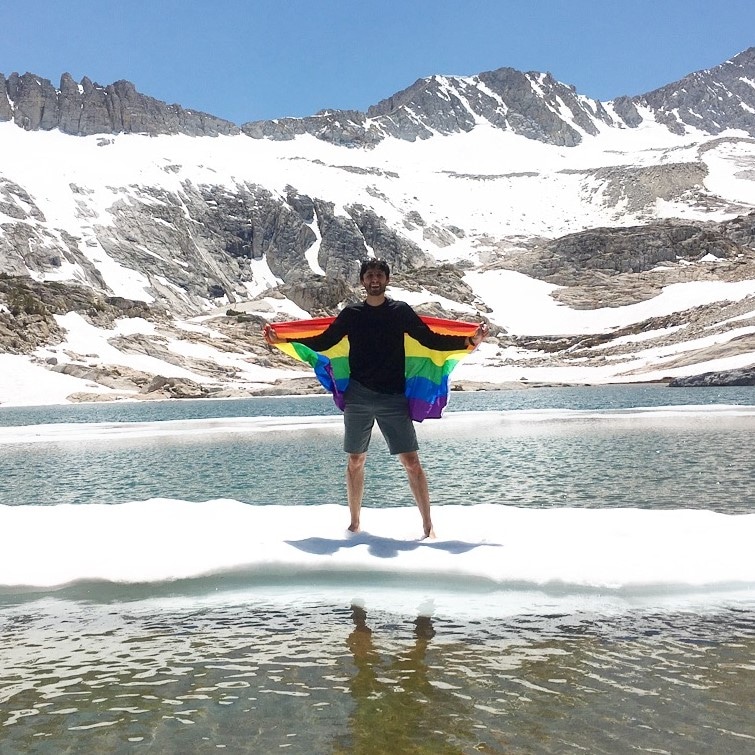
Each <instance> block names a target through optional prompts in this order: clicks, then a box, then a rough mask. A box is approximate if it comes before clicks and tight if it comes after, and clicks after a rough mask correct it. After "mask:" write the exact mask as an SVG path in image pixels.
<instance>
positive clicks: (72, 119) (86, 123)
mask: <svg viewBox="0 0 755 755" xmlns="http://www.w3.org/2000/svg"><path fill="white" fill-rule="evenodd" d="M0 121H13V122H14V123H15V124H16V125H17V126H20V127H21V128H23V129H26V130H27V131H36V130H42V131H50V130H52V129H59V130H60V131H62V132H63V133H65V134H72V135H74V136H89V135H91V134H117V133H126V134H132V133H143V134H179V133H180V134H188V135H190V136H217V135H218V134H236V133H239V129H238V127H237V126H235V125H234V124H233V123H230V122H229V121H224V120H222V119H220V118H215V117H214V116H211V115H207V114H206V113H198V112H195V111H192V110H185V109H184V108H182V107H180V106H179V105H166V104H165V103H164V102H160V101H159V100H155V99H153V98H152V97H147V96H146V95H143V94H140V93H139V92H137V91H136V88H135V87H134V85H133V84H132V83H131V82H129V81H116V82H115V83H114V84H109V85H108V86H105V87H103V86H100V85H99V84H94V83H92V82H91V81H90V80H89V79H88V78H86V77H85V78H83V79H82V80H81V83H80V84H77V83H76V82H75V81H74V80H73V78H72V77H71V76H70V75H69V74H67V73H65V74H63V76H62V77H61V80H60V88H59V89H56V88H55V87H53V85H52V84H51V83H50V81H49V80H48V79H42V78H40V77H39V76H35V75H33V74H31V73H25V74H23V75H22V76H19V75H18V74H17V73H13V74H11V75H10V76H9V77H8V78H7V79H6V78H5V76H4V75H2V74H0Z"/></svg>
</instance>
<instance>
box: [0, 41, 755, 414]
mask: <svg viewBox="0 0 755 755" xmlns="http://www.w3.org/2000/svg"><path fill="white" fill-rule="evenodd" d="M754 137H755V48H752V49H750V50H747V51H745V52H743V53H741V54H740V55H737V56H736V57H735V58H733V59H732V60H730V61H727V62H726V63H724V64H722V65H720V66H717V67H716V68H713V69H711V70H709V71H703V72H698V73H694V74H691V75H690V76H687V77H685V78H684V79H682V80H681V81H679V82H676V83H674V84H669V85H668V86H666V87H663V88H661V89H659V90H656V91H655V92H651V93H648V94H646V95H642V96H639V97H633V98H627V97H621V98H618V99H616V100H613V101H611V102H597V101H595V100H591V99H589V98H587V97H585V96H583V95H580V94H578V93H577V91H576V90H575V89H574V87H572V86H569V85H566V84H562V83H560V82H558V81H556V80H555V79H553V77H552V76H550V75H549V74H545V73H522V72H519V71H515V70H513V69H506V68H503V69H499V70H497V71H492V72H488V73H482V74H479V75H477V76H472V77H451V76H433V77H431V78H429V79H423V80H420V81H418V82H416V83H415V84H413V85H412V86H410V87H409V88H407V89H406V90H404V91H402V92H399V93H397V94H396V95H394V96H393V97H390V98H388V99H387V100H384V101H383V102H380V103H378V104H377V105H375V106H374V107H372V108H369V109H368V111H367V112H366V113H355V112H351V111H349V112H344V111H337V112H334V111H325V112H322V113H319V114H317V115H314V116H312V117H310V118H302V119H281V120H276V121H266V122H254V123H247V124H243V125H242V126H236V125H235V124H230V123H228V122H227V121H222V120H221V119H217V118H214V117H213V116H210V115H207V114H203V113H196V112H193V111H189V110H185V109H183V108H181V107H180V106H177V105H166V104H164V103H160V102H158V101H157V100H153V99H152V98H149V97H146V96H144V95H141V94H139V93H138V92H136V90H135V89H134V87H133V85H130V84H129V83H128V82H116V84H113V85H110V86H108V87H101V86H99V85H97V84H93V83H92V82H91V81H89V80H87V79H84V80H83V81H82V82H81V83H80V84H76V82H74V81H73V80H72V79H71V77H70V76H67V75H64V76H63V78H62V80H61V84H60V87H59V88H55V87H53V86H52V85H51V84H50V82H47V81H44V80H41V79H39V78H38V77H35V76H33V75H32V74H25V75H23V76H18V75H16V74H12V75H10V76H8V77H7V78H5V77H2V76H0V155H1V156H2V157H0V368H2V372H3V377H0V402H6V403H7V402H11V401H16V400H17V398H14V396H16V397H17V396H18V395H20V394H19V391H21V387H22V384H24V385H25V384H26V383H27V382H28V380H35V381H37V382H38V384H39V386H40V387H39V389H31V390H26V389H24V390H26V393H25V395H28V397H29V398H28V400H29V401H33V402H37V403H44V402H45V401H47V400H48V398H49V396H53V397H57V400H59V399H60V398H61V397H63V396H67V395H68V394H73V393H79V394H81V393H82V391H84V392H85V393H86V394H91V393H92V392H97V393H104V394H108V395H111V396H113V395H116V394H117V395H132V394H134V393H135V392H139V391H142V392H144V394H145V395H155V393H157V394H159V395H162V394H163V393H164V392H165V391H168V392H170V391H173V393H174V394H179V393H180V395H186V394H192V395H193V394H196V395H237V394H238V393H241V394H244V393H250V392H252V393H254V392H259V391H262V390H271V386H270V384H271V383H273V382H274V381H276V380H287V379H289V378H290V377H292V376H293V375H301V374H302V373H301V372H297V371H296V368H295V366H293V365H290V364H287V363H285V362H282V361H280V360H279V359H278V358H277V357H276V355H274V354H271V353H270V352H269V351H268V350H267V349H266V347H265V346H264V345H263V343H262V342H261V340H260V337H259V325H260V323H261V321H262V319H274V318H276V317H278V318H291V317H300V316H307V315H318V314H322V313H325V312H334V311H336V310H337V308H338V306H339V305H340V304H342V303H343V302H344V301H347V300H350V299H353V298H355V297H356V296H358V289H357V281H356V269H357V261H358V260H359V259H360V258H362V257H364V256H365V255H368V254H375V255H378V256H382V257H384V258H386V259H388V260H389V262H390V263H391V265H392V268H393V270H394V271H395V275H394V279H393V282H394V291H393V293H394V295H395V296H396V297H398V298H404V299H406V300H407V301H410V303H412V304H413V305H415V306H417V308H418V309H420V310H422V311H427V312H432V313H436V314H444V315H446V316H453V317H462V318H485V319H487V320H488V321H489V322H490V324H491V326H492V332H493V336H492V337H491V338H490V340H489V342H488V343H486V344H484V346H483V347H482V348H481V349H480V350H479V351H478V352H477V353H476V354H475V355H473V356H472V357H470V358H468V359H467V360H466V362H465V363H464V364H463V365H462V366H461V367H460V368H459V373H458V375H459V379H460V380H461V382H476V383H493V384H500V383H507V382H512V381H519V380H521V379H523V378H524V379H527V380H528V381H530V382H553V381H557V382H607V381H630V380H658V379H662V378H665V377H673V376H679V375H689V374H694V373H699V372H701V371H703V370H704V369H707V368H712V369H732V368H740V367H749V366H750V365H752V364H753V363H755V356H753V354H754V353H755V335H753V334H754V333H755V138H754ZM228 312H230V313H231V314H230V315H229V314H228ZM3 354H5V356H4V355H3ZM11 355H13V356H11ZM29 370H31V372H30V371H29ZM51 371H53V372H54V374H51ZM30 376H31V377H30ZM64 377H65V384H63V383H60V381H61V380H63V378H64ZM53 378H54V380H55V381H57V382H56V383H55V385H56V386H57V385H60V386H61V388H60V389H59V390H57V389H56V390H52V388H51V385H52V384H51V383H50V382H49V380H50V379H53ZM166 378H170V379H171V380H168V381H166ZM175 379H180V380H181V381H183V382H182V383H181V387H180V389H179V388H178V387H176V386H177V383H176V380H175ZM82 381H88V385H85V383H84V382H82ZM457 382H458V380H457ZM43 386H45V388H43ZM290 387H291V386H290V384H289V383H284V384H281V385H279V386H278V387H277V388H275V386H273V388H274V389H276V390H278V389H279V390H284V389H286V390H287V389H290ZM150 389H152V390H150ZM181 391H183V393H181Z"/></svg>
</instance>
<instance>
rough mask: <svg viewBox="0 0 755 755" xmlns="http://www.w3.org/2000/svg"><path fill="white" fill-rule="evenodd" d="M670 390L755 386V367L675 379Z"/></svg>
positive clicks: (670, 383)
mask: <svg viewBox="0 0 755 755" xmlns="http://www.w3.org/2000/svg"><path fill="white" fill-rule="evenodd" d="M668 385H669V387H670V388H709V387H722V386H732V385H755V367H746V368H744V369H740V370H725V371H723V372H704V373H703V374H702V375H690V376H689V377H679V378H674V379H673V380H671V381H670V382H669V384H668Z"/></svg>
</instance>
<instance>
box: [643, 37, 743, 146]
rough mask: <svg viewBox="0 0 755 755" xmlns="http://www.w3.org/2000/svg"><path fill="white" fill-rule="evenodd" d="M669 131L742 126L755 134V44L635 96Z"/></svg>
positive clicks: (714, 130) (708, 130)
mask: <svg viewBox="0 0 755 755" xmlns="http://www.w3.org/2000/svg"><path fill="white" fill-rule="evenodd" d="M633 100H634V102H635V103H637V104H641V105H644V106H645V107H648V108H649V109H650V110H652V111H653V112H654V114H655V118H656V120H658V121H659V122H660V123H663V124H664V125H665V126H666V127H667V128H668V129H669V130H670V131H672V132H674V133H678V134H683V133H684V132H685V129H686V127H691V128H695V129H699V130H700V131H703V132H705V133H708V134H719V133H721V132H722V131H725V130H726V129H741V130H742V131H745V132H747V133H748V134H749V135H750V136H755V47H750V48H749V49H747V50H745V51H744V52H741V53H739V55H736V56H735V57H733V58H732V59H731V60H728V61H726V62H724V63H722V64H721V65H718V66H715V67H714V68H710V69H707V70H703V71H696V72H695V73H691V74H689V75H688V76H685V77H684V78H683V79H680V80H679V81H676V82H674V83H673V84H667V85H666V86H664V87H661V88H660V89H656V90H654V91H652V92H650V93H648V94H645V95H641V96H639V97H635V98H633Z"/></svg>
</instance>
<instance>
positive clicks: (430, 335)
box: [406, 306, 488, 351]
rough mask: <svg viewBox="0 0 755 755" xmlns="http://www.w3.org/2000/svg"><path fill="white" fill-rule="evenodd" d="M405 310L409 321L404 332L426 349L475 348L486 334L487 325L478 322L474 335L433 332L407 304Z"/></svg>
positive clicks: (452, 349)
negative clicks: (451, 334)
mask: <svg viewBox="0 0 755 755" xmlns="http://www.w3.org/2000/svg"><path fill="white" fill-rule="evenodd" d="M407 310H408V312H407V315H408V320H409V322H408V327H407V328H406V332H407V333H408V334H409V335H410V336H411V337H412V338H414V340H415V341H419V342H420V343H421V344H422V345H423V346H427V348H428V349H435V350H437V351H454V350H457V349H468V348H472V349H476V348H477V347H478V346H479V344H480V342H481V341H482V340H483V339H484V338H485V336H486V335H487V334H488V326H487V325H486V324H485V323H480V325H479V326H478V327H477V330H476V331H475V333H474V335H471V336H450V335H444V334H441V333H435V332H434V331H432V330H431V329H430V328H429V327H428V326H427V325H426V324H425V323H424V322H422V320H421V319H420V317H419V315H418V314H417V313H416V312H415V311H414V310H413V309H412V308H411V307H409V306H407ZM409 313H410V314H409Z"/></svg>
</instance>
